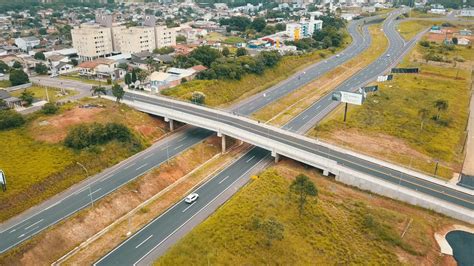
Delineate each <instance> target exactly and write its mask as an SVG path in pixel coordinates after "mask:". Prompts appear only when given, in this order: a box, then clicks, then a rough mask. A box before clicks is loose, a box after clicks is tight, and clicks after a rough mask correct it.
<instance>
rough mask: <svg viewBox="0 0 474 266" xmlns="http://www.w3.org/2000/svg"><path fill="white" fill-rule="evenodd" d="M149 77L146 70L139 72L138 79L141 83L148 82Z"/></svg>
mask: <svg viewBox="0 0 474 266" xmlns="http://www.w3.org/2000/svg"><path fill="white" fill-rule="evenodd" d="M148 75H149V72H148V71H145V70H141V71H138V72H137V79H138V80H139V81H140V82H141V83H143V82H144V81H145V80H146V78H147V77H148Z"/></svg>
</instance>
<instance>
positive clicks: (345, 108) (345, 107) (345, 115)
mask: <svg viewBox="0 0 474 266" xmlns="http://www.w3.org/2000/svg"><path fill="white" fill-rule="evenodd" d="M346 118H347V103H346V105H345V106H344V122H346Z"/></svg>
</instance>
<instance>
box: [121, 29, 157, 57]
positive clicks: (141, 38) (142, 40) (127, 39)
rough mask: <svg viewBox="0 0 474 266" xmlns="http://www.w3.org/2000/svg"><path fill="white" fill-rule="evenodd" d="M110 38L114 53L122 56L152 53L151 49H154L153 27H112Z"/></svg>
mask: <svg viewBox="0 0 474 266" xmlns="http://www.w3.org/2000/svg"><path fill="white" fill-rule="evenodd" d="M112 36H113V44H114V51H118V52H121V53H123V54H135V53H140V52H145V51H148V52H153V49H155V48H156V40H155V29H154V28H153V27H130V28H127V27H125V26H120V27H113V28H112Z"/></svg>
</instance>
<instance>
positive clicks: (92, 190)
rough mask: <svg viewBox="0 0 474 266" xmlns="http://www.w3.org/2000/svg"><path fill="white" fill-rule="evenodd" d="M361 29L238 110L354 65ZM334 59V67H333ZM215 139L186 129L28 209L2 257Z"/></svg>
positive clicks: (363, 40)
mask: <svg viewBox="0 0 474 266" xmlns="http://www.w3.org/2000/svg"><path fill="white" fill-rule="evenodd" d="M374 19H377V18H376V17H374V18H369V20H370V21H372V20H374ZM361 24H362V21H356V22H353V23H351V24H350V25H349V27H348V28H349V29H348V30H349V33H350V34H351V36H352V38H353V42H352V44H351V45H350V46H349V47H348V48H346V49H345V50H344V51H343V52H342V53H341V56H339V57H336V56H333V57H331V58H328V59H327V60H325V61H322V62H318V63H316V64H315V65H313V66H311V67H309V68H307V70H306V73H305V74H301V73H299V74H296V75H293V76H292V77H290V78H289V79H288V80H287V81H286V82H282V83H280V84H277V85H276V86H274V87H272V88H270V89H269V90H267V91H268V92H269V95H268V97H264V98H262V97H261V95H258V96H257V97H251V98H250V99H249V100H246V101H244V102H243V103H242V104H237V105H235V106H234V107H233V110H234V111H236V112H239V113H240V114H243V115H249V114H251V113H252V112H253V111H255V110H257V109H259V108H262V107H263V106H265V105H266V104H269V103H271V102H272V101H275V100H277V99H278V98H279V97H282V96H284V95H286V94H287V93H289V92H291V91H293V90H295V89H297V88H299V87H300V86H301V85H304V84H305V83H308V82H309V81H310V80H312V79H315V78H318V77H319V76H320V75H322V74H324V72H322V70H321V69H323V70H325V71H329V70H331V69H332V68H334V67H336V66H337V64H340V63H343V62H344V61H346V60H349V59H350V58H351V56H355V55H356V54H358V53H360V52H362V51H363V50H365V49H366V48H367V47H368V46H369V44H370V35H369V34H368V30H367V25H366V26H364V27H362V34H363V35H362V34H361V32H359V31H358V27H359V26H358V25H361ZM333 60H334V61H335V63H333ZM299 76H300V77H299ZM298 77H299V78H298ZM32 80H33V82H37V83H41V84H42V85H46V86H54V87H57V86H59V85H62V86H70V87H71V88H74V87H75V88H77V89H78V90H80V91H81V94H80V95H85V96H89V95H90V87H91V85H89V84H83V83H79V82H75V81H69V80H60V79H52V78H44V77H43V78H38V77H34V78H33V77H32ZM126 98H128V99H129V95H126ZM212 134H213V132H211V131H208V130H205V129H201V128H193V127H190V128H187V129H184V130H183V131H182V132H181V133H178V134H176V136H175V137H170V138H166V139H164V140H163V141H160V142H159V143H157V144H155V145H153V146H152V147H150V148H149V149H147V150H146V151H144V152H142V153H140V154H138V155H137V156H135V157H133V158H131V160H127V163H125V164H123V165H118V166H116V168H115V169H114V170H113V172H105V173H101V174H99V175H97V176H96V177H95V179H98V180H99V181H93V182H92V183H91V184H90V185H89V184H87V182H84V183H81V186H82V187H81V188H77V189H75V191H72V192H70V191H66V192H64V193H62V194H61V195H60V197H58V198H53V199H51V200H49V201H48V202H47V203H44V204H41V205H39V206H38V208H37V209H38V210H35V211H33V210H28V211H26V212H25V213H22V214H20V215H18V216H16V217H14V218H13V219H11V220H9V221H7V222H5V223H3V224H1V226H0V240H1V241H0V253H3V252H5V251H7V250H9V249H11V248H13V247H14V246H16V245H18V244H20V243H21V242H23V241H25V240H27V239H29V238H30V237H32V236H34V235H36V234H37V233H39V232H41V231H42V230H44V229H46V228H48V227H49V226H51V225H54V224H56V223H58V222H59V221H61V220H63V219H65V218H67V217H69V216H70V215H72V214H74V213H75V212H77V211H79V210H81V209H83V208H85V207H87V206H89V205H91V202H94V201H96V200H98V199H100V198H102V197H104V196H106V195H108V194H110V193H111V192H113V191H115V190H116V189H118V188H119V187H121V186H122V185H124V184H126V183H128V182H130V181H132V180H134V179H135V178H137V177H139V176H140V175H142V174H143V173H145V172H146V171H148V170H150V169H153V168H155V167H157V166H159V165H160V164H162V163H163V162H165V161H166V160H167V159H168V157H170V158H171V157H173V156H175V155H177V154H179V153H181V152H182V151H184V150H187V149H188V148H190V147H192V146H193V145H195V144H197V143H199V142H201V141H202V140H204V139H205V138H207V137H209V136H211V135H212ZM166 147H168V149H166ZM100 180H106V181H107V182H101V181H100Z"/></svg>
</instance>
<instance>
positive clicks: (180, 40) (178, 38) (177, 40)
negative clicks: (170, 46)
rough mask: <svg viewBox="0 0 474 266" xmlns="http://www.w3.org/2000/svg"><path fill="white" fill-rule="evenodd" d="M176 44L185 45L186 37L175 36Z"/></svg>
mask: <svg viewBox="0 0 474 266" xmlns="http://www.w3.org/2000/svg"><path fill="white" fill-rule="evenodd" d="M176 42H177V43H186V37H185V36H183V35H178V36H176Z"/></svg>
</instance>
